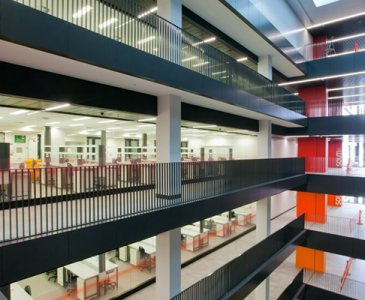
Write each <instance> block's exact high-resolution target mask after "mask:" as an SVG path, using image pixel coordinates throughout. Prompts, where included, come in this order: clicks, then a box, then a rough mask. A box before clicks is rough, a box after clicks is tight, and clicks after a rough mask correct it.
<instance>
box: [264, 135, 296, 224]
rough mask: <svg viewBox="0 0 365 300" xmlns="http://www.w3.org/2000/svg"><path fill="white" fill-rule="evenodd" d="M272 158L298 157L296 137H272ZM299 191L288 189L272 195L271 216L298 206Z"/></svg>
mask: <svg viewBox="0 0 365 300" xmlns="http://www.w3.org/2000/svg"><path fill="white" fill-rule="evenodd" d="M271 151H272V158H284V157H297V153H298V142H297V141H296V140H294V139H286V138H279V137H274V138H273V139H272V150H271ZM296 205H297V193H296V192H294V191H286V192H284V193H281V194H278V195H275V196H273V197H271V218H275V217H277V216H278V215H280V214H282V213H284V212H286V211H287V210H289V209H292V208H294V207H296Z"/></svg>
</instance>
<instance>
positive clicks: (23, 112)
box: [10, 110, 29, 116]
mask: <svg viewBox="0 0 365 300" xmlns="http://www.w3.org/2000/svg"><path fill="white" fill-rule="evenodd" d="M28 111H29V110H17V111H14V112H12V113H10V115H15V116H17V115H22V114H25V113H27V112H28Z"/></svg>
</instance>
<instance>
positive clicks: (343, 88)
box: [327, 85, 365, 92]
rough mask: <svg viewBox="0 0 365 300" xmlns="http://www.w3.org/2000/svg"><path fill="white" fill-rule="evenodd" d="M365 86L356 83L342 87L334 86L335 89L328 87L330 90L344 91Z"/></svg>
mask: <svg viewBox="0 0 365 300" xmlns="http://www.w3.org/2000/svg"><path fill="white" fill-rule="evenodd" d="M363 87H365V85H355V86H348V87H340V88H333V89H328V90H327V91H328V92H333V91H343V90H351V89H357V88H363Z"/></svg>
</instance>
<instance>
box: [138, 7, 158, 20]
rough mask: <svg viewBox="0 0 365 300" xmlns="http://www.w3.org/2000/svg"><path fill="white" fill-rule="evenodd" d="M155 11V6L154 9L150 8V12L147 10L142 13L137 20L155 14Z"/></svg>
mask: <svg viewBox="0 0 365 300" xmlns="http://www.w3.org/2000/svg"><path fill="white" fill-rule="evenodd" d="M155 11H157V6H156V7H154V8H151V9H150V10H148V11H146V12H144V13H142V14H140V15H139V16H138V17H137V18H138V19H140V18H143V17H145V16H147V15H149V14H151V13H153V12H155Z"/></svg>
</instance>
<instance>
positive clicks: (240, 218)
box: [233, 209, 251, 226]
mask: <svg viewBox="0 0 365 300" xmlns="http://www.w3.org/2000/svg"><path fill="white" fill-rule="evenodd" d="M233 211H234V213H235V214H236V220H237V224H238V225H241V226H245V225H247V224H251V213H249V212H245V211H243V210H239V209H237V210H233Z"/></svg>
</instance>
